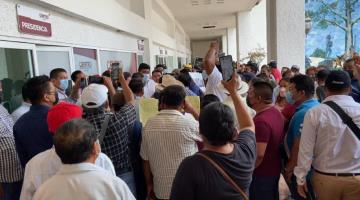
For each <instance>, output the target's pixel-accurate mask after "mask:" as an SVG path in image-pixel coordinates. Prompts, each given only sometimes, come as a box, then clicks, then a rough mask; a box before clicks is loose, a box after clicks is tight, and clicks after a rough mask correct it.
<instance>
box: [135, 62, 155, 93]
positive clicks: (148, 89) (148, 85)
mask: <svg viewBox="0 0 360 200" xmlns="http://www.w3.org/2000/svg"><path fill="white" fill-rule="evenodd" d="M138 72H140V73H142V74H143V75H144V77H143V82H144V85H145V86H144V97H145V98H151V97H152V96H153V95H154V93H155V88H156V85H157V83H156V82H155V81H154V80H153V79H151V77H150V66H149V65H148V64H146V63H141V64H140V65H139V69H138Z"/></svg>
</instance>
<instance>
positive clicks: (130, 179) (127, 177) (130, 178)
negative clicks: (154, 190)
mask: <svg viewBox="0 0 360 200" xmlns="http://www.w3.org/2000/svg"><path fill="white" fill-rule="evenodd" d="M118 177H119V178H120V179H121V180H123V181H124V182H125V183H126V185H127V186H128V187H129V189H130V191H131V193H132V194H133V195H134V197H135V196H136V184H135V177H134V172H132V171H130V172H126V173H123V174H119V175H118Z"/></svg>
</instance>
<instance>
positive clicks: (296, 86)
mask: <svg viewBox="0 0 360 200" xmlns="http://www.w3.org/2000/svg"><path fill="white" fill-rule="evenodd" d="M289 90H290V92H291V96H292V99H293V100H294V101H295V103H296V104H299V106H298V107H297V108H296V112H295V114H294V116H293V117H292V119H291V120H290V124H289V129H288V132H287V135H286V139H285V146H286V147H287V148H286V149H287V153H288V157H289V159H288V162H287V164H286V167H285V169H284V171H285V174H284V175H285V179H286V181H287V183H288V184H289V188H290V191H291V194H292V198H293V199H295V200H298V199H300V200H302V199H304V198H303V197H301V196H300V195H299V194H298V192H297V188H296V187H297V184H296V178H295V176H294V174H293V172H294V168H295V166H296V165H297V158H298V152H299V145H300V138H301V129H302V125H303V122H304V117H305V114H306V112H307V111H308V110H309V109H311V108H312V107H314V106H317V105H319V101H318V100H317V99H314V93H315V85H314V81H313V80H312V79H311V78H310V77H308V76H306V75H296V76H294V77H293V78H291V79H290V88H289ZM309 188H310V187H309Z"/></svg>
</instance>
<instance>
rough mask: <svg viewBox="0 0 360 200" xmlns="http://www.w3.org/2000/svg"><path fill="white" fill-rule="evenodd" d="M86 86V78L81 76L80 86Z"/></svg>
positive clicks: (82, 87)
mask: <svg viewBox="0 0 360 200" xmlns="http://www.w3.org/2000/svg"><path fill="white" fill-rule="evenodd" d="M86 86H87V83H86V78H81V79H80V88H81V89H84V88H85V87H86Z"/></svg>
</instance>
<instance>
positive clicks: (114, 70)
mask: <svg viewBox="0 0 360 200" xmlns="http://www.w3.org/2000/svg"><path fill="white" fill-rule="evenodd" d="M110 69H111V80H112V81H113V83H116V82H117V81H118V80H119V72H120V63H118V62H115V63H111V66H110Z"/></svg>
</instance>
